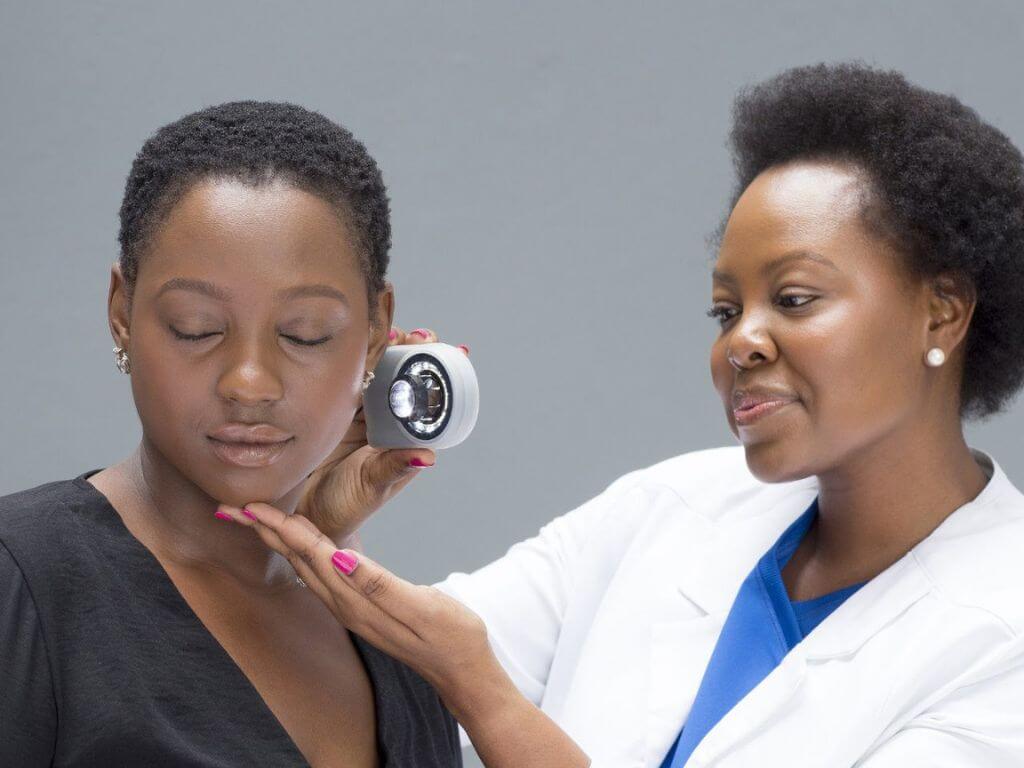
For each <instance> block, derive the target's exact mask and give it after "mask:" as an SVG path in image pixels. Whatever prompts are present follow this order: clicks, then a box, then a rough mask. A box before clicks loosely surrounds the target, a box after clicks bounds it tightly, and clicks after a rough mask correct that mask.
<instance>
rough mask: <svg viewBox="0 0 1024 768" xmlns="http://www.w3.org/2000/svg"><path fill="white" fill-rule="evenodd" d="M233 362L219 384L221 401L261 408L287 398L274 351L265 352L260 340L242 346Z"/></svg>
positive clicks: (233, 355)
mask: <svg viewBox="0 0 1024 768" xmlns="http://www.w3.org/2000/svg"><path fill="white" fill-rule="evenodd" d="M229 360H230V362H229V364H228V367H227V368H226V369H225V370H224V372H223V373H222V374H221V376H220V379H219V380H218V381H217V394H218V395H220V397H222V398H224V399H226V400H233V401H234V402H236V403H238V404H239V405H261V404H265V403H272V402H275V401H277V400H280V399H281V398H282V397H283V396H284V384H283V383H282V381H281V376H280V375H279V372H278V371H277V368H276V366H275V362H274V351H273V350H272V349H269V348H268V349H263V348H261V346H260V344H259V342H258V341H256V340H253V341H247V342H240V343H238V344H237V350H236V351H235V352H234V354H232V355H231V356H230V358H229Z"/></svg>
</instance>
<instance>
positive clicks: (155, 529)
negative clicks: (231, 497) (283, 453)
mask: <svg viewBox="0 0 1024 768" xmlns="http://www.w3.org/2000/svg"><path fill="white" fill-rule="evenodd" d="M113 469H114V471H115V472H116V473H117V474H118V475H120V477H121V478H122V481H123V486H125V487H126V493H127V496H128V498H127V499H126V502H127V503H124V504H122V505H121V509H119V512H120V513H121V517H122V518H124V522H125V525H126V526H127V527H128V529H129V530H130V531H131V532H132V534H133V535H134V536H135V537H136V538H137V539H139V540H140V541H141V542H142V543H143V544H145V545H146V546H147V547H148V548H149V549H150V550H151V551H153V553H154V554H155V555H157V556H158V558H159V559H160V560H162V561H170V562H171V563H173V564H174V565H176V566H181V567H184V568H189V569H194V570H195V571H207V572H215V573H217V574H218V575H221V576H223V575H228V576H232V577H234V578H235V579H237V580H238V581H240V582H242V583H244V584H246V585H249V586H251V587H274V588H277V587H281V586H284V585H288V586H291V585H292V584H293V579H294V577H293V574H292V572H291V566H289V565H288V564H287V562H286V561H285V560H284V558H282V557H281V556H280V555H278V554H277V553H275V552H273V551H272V550H271V549H269V548H268V547H267V545H266V544H264V543H263V541H262V540H261V539H260V538H259V536H257V535H256V533H255V532H254V531H252V530H251V529H250V528H247V527H245V526H240V525H235V524H234V523H231V522H228V521H225V520H220V519H218V518H217V517H215V516H214V512H215V511H216V509H217V505H218V503H219V502H218V500H217V499H215V498H213V497H211V496H210V495H208V494H207V493H206V492H205V491H203V489H201V488H199V487H198V486H197V485H195V484H194V483H193V482H192V481H190V480H189V479H188V478H186V477H185V476H184V475H182V474H181V473H180V472H179V471H178V470H177V469H176V468H175V467H174V466H173V465H171V464H170V463H169V462H168V461H167V460H166V458H164V457H163V455H162V454H161V453H160V452H159V451H158V450H157V449H156V448H155V446H153V445H152V443H150V442H149V440H148V439H147V438H146V437H145V436H143V439H142V442H140V443H139V446H138V448H136V450H135V452H134V453H133V454H132V455H131V456H129V457H128V458H126V459H125V460H124V461H122V462H121V463H120V464H118V465H117V466H116V467H114V468H113ZM301 490H302V486H301V485H300V486H298V487H296V488H295V489H293V490H292V491H290V492H289V493H288V494H287V495H285V496H283V497H282V498H280V499H277V500H275V501H272V502H269V503H270V504H272V505H273V506H275V507H277V508H278V509H280V510H281V511H282V512H285V513H286V514H291V513H293V512H294V511H295V508H296V507H297V506H298V501H299V498H300V495H301Z"/></svg>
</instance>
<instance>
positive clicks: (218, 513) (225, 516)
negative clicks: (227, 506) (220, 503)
mask: <svg viewBox="0 0 1024 768" xmlns="http://www.w3.org/2000/svg"><path fill="white" fill-rule="evenodd" d="M213 516H214V517H219V518H220V519H221V520H229V521H231V522H232V523H233V522H235V518H233V517H232V516H231V515H228V514H225V513H224V512H221V511H220V508H219V507H218V509H217V511H216V512H214V513H213Z"/></svg>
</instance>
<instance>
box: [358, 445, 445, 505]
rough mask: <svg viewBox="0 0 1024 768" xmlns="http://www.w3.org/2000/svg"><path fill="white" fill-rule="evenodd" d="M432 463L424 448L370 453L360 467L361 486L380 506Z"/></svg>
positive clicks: (431, 454) (434, 458)
mask: <svg viewBox="0 0 1024 768" xmlns="http://www.w3.org/2000/svg"><path fill="white" fill-rule="evenodd" d="M435 461H436V457H435V455H434V452H433V451H431V450H429V449H426V448H393V449H390V450H373V452H372V453H371V454H370V455H369V456H367V457H366V460H365V461H363V463H362V465H361V467H360V474H361V480H362V484H363V487H364V488H366V489H368V490H369V491H370V492H371V493H373V494H375V495H377V496H378V497H379V499H380V502H381V503H383V502H384V501H387V500H388V499H389V498H391V496H392V495H394V494H395V493H397V492H398V491H400V490H401V489H402V488H404V487H405V485H406V484H407V483H408V482H409V481H410V480H412V479H413V478H414V477H415V476H416V475H417V474H419V472H420V471H421V470H423V469H428V468H430V467H432V466H434V462H435Z"/></svg>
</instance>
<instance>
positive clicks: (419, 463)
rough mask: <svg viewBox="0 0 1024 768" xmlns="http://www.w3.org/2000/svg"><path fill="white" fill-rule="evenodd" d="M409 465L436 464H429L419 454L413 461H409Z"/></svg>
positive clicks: (428, 465)
mask: <svg viewBox="0 0 1024 768" xmlns="http://www.w3.org/2000/svg"><path fill="white" fill-rule="evenodd" d="M409 466H410V467H432V466H434V465H433V464H427V463H426V462H425V461H423V459H421V458H420V457H419V456H417V457H416V458H414V459H413V460H412V461H410V462H409Z"/></svg>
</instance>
